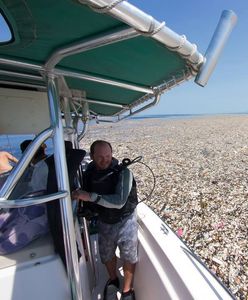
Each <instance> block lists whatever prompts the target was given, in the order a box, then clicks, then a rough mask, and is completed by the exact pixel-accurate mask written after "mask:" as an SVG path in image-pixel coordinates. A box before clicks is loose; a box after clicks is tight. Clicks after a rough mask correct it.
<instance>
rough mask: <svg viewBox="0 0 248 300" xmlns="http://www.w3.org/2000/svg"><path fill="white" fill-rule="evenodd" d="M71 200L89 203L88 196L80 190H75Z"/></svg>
mask: <svg viewBox="0 0 248 300" xmlns="http://www.w3.org/2000/svg"><path fill="white" fill-rule="evenodd" d="M72 199H75V200H82V201H90V194H89V193H88V192H85V191H82V190H75V191H73V192H72Z"/></svg>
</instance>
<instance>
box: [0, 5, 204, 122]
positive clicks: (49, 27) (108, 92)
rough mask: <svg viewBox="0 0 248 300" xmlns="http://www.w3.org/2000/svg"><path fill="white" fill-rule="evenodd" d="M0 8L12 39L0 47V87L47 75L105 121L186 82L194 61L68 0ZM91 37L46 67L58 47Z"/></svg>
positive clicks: (37, 82)
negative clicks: (110, 38) (98, 41)
mask: <svg viewBox="0 0 248 300" xmlns="http://www.w3.org/2000/svg"><path fill="white" fill-rule="evenodd" d="M89 2H90V1H89ZM94 2H96V1H94ZM99 2H100V1H99ZM0 6H1V11H2V14H3V16H4V17H5V19H6V21H7V22H8V24H9V25H10V30H11V32H12V34H13V37H12V40H11V41H10V42H9V43H7V44H2V45H1V46H0V64H1V72H0V81H1V84H2V85H3V84H9V83H13V82H15V83H18V84H19V85H20V84H23V85H25V84H26V86H29V87H32V86H33V87H34V88H37V87H39V86H44V85H45V76H44V74H46V73H47V72H54V73H55V74H57V75H60V76H63V77H64V78H65V81H66V84H67V86H68V88H69V89H73V90H80V91H85V93H86V97H87V99H88V100H89V103H90V104H89V105H90V110H91V111H92V112H93V113H95V114H99V115H103V116H111V115H115V114H118V113H121V112H123V111H125V110H129V109H131V108H132V107H133V106H135V105H136V104H140V102H141V101H140V100H142V99H144V98H145V99H147V98H149V97H155V96H157V95H158V94H160V93H162V92H163V91H164V90H165V89H166V88H167V87H171V86H173V85H176V84H178V82H182V81H184V80H186V79H188V78H189V77H190V76H191V74H192V72H194V71H195V69H196V68H198V66H200V63H201V60H200V59H201V58H202V56H201V55H200V54H198V53H197V54H198V58H200V59H199V61H198V63H195V62H192V60H190V59H189V57H190V56H189V55H188V56H187V55H182V53H180V45H179V46H178V47H177V48H178V49H179V52H178V51H176V50H177V49H172V48H170V47H168V46H166V45H165V43H163V42H160V41H159V40H158V39H155V38H154V37H156V34H157V33H156V32H155V33H154V32H153V35H152V34H151V35H149V34H143V33H142V32H140V31H139V30H138V29H137V28H135V29H137V31H135V30H133V31H132V28H131V26H130V24H128V23H130V22H123V21H119V20H118V19H116V18H113V16H112V14H111V13H109V12H110V10H109V11H108V14H106V13H105V14H102V13H101V14H99V13H98V12H95V11H93V10H92V9H91V8H90V7H88V6H86V5H85V4H82V3H80V2H79V1H76V0H42V1H41V0H25V1H24V0H23V1H22V0H15V1H9V0H2V1H0ZM162 25H163V24H162ZM134 27H135V26H134ZM162 27H163V26H162ZM162 27H161V28H162ZM161 28H160V29H159V28H158V31H159V30H161ZM128 30H129V31H130V33H131V34H130V37H128V38H123V39H122V38H120V40H115V41H114V42H110V43H106V44H104V40H105V37H106V36H108V35H110V34H112V33H121V32H125V31H128ZM120 36H121V34H120ZM99 37H100V38H101V37H102V44H100V45H99V44H98V45H97V46H94V47H90V48H89V49H86V50H85V49H84V50H83V51H76V52H72V53H70V54H69V55H64V56H63V57H61V59H60V60H59V61H58V63H56V64H55V65H52V68H49V65H47V64H46V63H47V62H49V59H50V58H51V57H52V55H53V54H54V53H56V51H58V50H59V49H65V48H66V47H68V46H69V47H73V46H75V45H78V44H85V43H87V42H89V41H94V40H96V39H98V38H99ZM172 37H173V34H172ZM175 37H176V38H175ZM175 37H173V38H174V39H175V42H177V43H180V40H178V38H177V36H176V34H175ZM178 37H179V36H178ZM183 39H184V37H183V38H182V40H183ZM187 43H188V44H189V42H188V41H187ZM188 44H187V47H188ZM193 47H194V46H193V45H192V49H194V48H193ZM181 52H182V51H181ZM17 62H19V63H17ZM20 63H24V64H20ZM92 78H93V79H94V80H92ZM95 78H97V79H100V80H97V81H96V80H95ZM105 80H108V81H110V82H111V84H109V83H108V84H106V82H105ZM112 82H114V83H116V84H114V85H113V84H112ZM119 83H120V84H119ZM123 84H124V85H126V86H125V87H123ZM129 87H130V88H129ZM136 87H138V88H136ZM90 100H92V101H90ZM101 102H104V103H105V105H100V104H99V103H101ZM108 103H109V104H110V105H106V104H108ZM111 104H118V105H119V106H111Z"/></svg>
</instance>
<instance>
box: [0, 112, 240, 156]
mask: <svg viewBox="0 0 248 300" xmlns="http://www.w3.org/2000/svg"><path fill="white" fill-rule="evenodd" d="M214 115H218V114H157V115H141V116H139V115H137V116H132V117H129V118H127V120H146V119H168V120H171V119H193V118H199V117H204V116H214ZM226 115H228V114H226ZM233 115H235V114H233ZM237 115H242V113H240V114H237ZM122 122H125V121H122ZM99 127H100V126H99ZM99 129H100V128H99ZM34 137H35V136H34V135H0V151H8V152H10V153H12V154H13V155H14V156H16V157H17V158H18V159H19V158H20V157H21V150H20V144H21V143H22V142H23V141H24V140H26V139H33V138H34ZM46 145H47V149H46V152H47V154H51V153H52V152H53V150H52V141H51V139H49V140H47V141H46Z"/></svg>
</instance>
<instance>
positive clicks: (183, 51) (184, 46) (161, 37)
mask: <svg viewBox="0 0 248 300" xmlns="http://www.w3.org/2000/svg"><path fill="white" fill-rule="evenodd" d="M78 1H79V2H81V3H82V4H86V3H87V4H88V5H89V6H92V7H93V9H94V7H96V8H101V7H106V6H109V5H110V6H111V4H112V3H113V2H115V1H113V0H78ZM108 14H110V15H111V16H113V17H115V18H117V19H119V20H121V21H122V22H124V23H126V24H128V25H130V26H131V27H133V28H135V29H136V30H138V31H140V32H144V34H145V33H149V32H150V31H151V28H154V29H155V32H156V29H157V28H159V27H160V26H161V23H160V22H158V21H157V20H155V19H154V18H153V17H152V16H150V15H148V14H146V13H144V12H143V11H142V10H140V9H138V8H137V7H135V6H134V5H132V4H130V3H128V2H127V1H122V2H120V3H118V4H117V5H116V6H114V7H113V8H111V9H109V11H108ZM145 35H146V34H145ZM151 37H152V38H154V39H155V40H157V41H159V42H160V43H162V44H164V45H165V46H166V47H168V48H169V49H170V48H171V49H173V51H175V52H177V53H179V54H180V55H182V56H183V57H185V59H187V60H188V61H189V63H191V64H192V67H193V68H194V69H195V68H197V67H199V66H200V65H201V64H202V62H203V55H202V54H201V53H199V52H198V51H197V47H196V45H195V44H191V43H190V42H189V41H188V40H187V39H186V37H185V36H180V35H178V34H177V33H176V32H174V31H172V30H171V29H170V28H168V27H166V26H162V27H161V29H160V30H158V32H156V33H155V34H151Z"/></svg>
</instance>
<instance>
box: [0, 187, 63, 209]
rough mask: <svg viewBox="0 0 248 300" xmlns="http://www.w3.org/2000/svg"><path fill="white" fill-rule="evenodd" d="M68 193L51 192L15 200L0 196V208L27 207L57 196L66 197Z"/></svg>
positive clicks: (54, 198) (55, 198) (51, 199)
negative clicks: (7, 199)
mask: <svg viewBox="0 0 248 300" xmlns="http://www.w3.org/2000/svg"><path fill="white" fill-rule="evenodd" d="M67 195H68V192H67V191H60V192H57V193H53V194H50V195H44V196H37V197H33V198H32V199H30V198H22V199H17V200H12V199H11V200H9V201H6V199H5V198H0V208H18V207H27V206H32V205H37V204H42V203H47V202H50V201H53V200H57V199H59V198H63V197H66V196H67Z"/></svg>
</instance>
